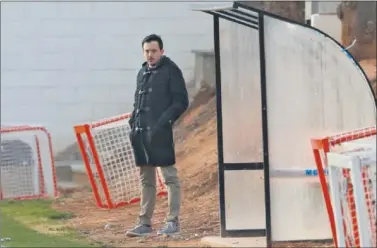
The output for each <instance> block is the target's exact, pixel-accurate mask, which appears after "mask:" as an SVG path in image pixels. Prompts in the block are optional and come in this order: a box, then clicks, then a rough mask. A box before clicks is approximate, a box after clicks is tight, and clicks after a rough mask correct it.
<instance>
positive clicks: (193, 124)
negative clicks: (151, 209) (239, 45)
mask: <svg viewBox="0 0 377 248" xmlns="http://www.w3.org/2000/svg"><path fill="white" fill-rule="evenodd" d="M215 107H216V106H215V99H214V90H213V89H210V88H204V89H202V91H201V92H199V94H198V95H197V96H196V97H195V99H194V101H193V103H192V105H191V107H190V109H189V110H188V111H187V112H186V114H185V115H184V116H183V117H182V118H181V119H180V120H179V121H178V122H177V127H176V129H175V140H176V141H175V142H176V148H177V150H176V151H177V167H178V169H179V176H180V178H181V182H182V210H181V226H182V232H181V235H180V236H179V237H169V238H167V237H150V238H145V239H142V240H140V239H138V238H127V237H125V235H124V234H125V230H126V229H128V228H130V227H132V226H133V225H134V224H135V221H136V219H137V215H138V211H139V205H138V204H134V205H132V206H128V207H124V208H120V209H114V210H101V209H98V208H97V207H96V205H95V202H94V199H93V196H92V194H91V193H89V192H88V191H81V192H75V193H73V194H72V195H70V196H68V197H65V198H63V199H61V200H59V201H57V202H56V203H55V205H54V207H55V208H57V209H60V210H64V211H70V212H74V213H75V214H76V216H77V217H75V218H73V219H71V220H70V221H69V223H68V225H69V226H70V227H73V228H75V229H78V230H80V231H81V232H82V233H83V234H85V235H87V236H89V237H90V238H91V239H94V240H97V241H100V242H104V243H106V244H111V246H117V247H120V246H121V247H135V246H159V245H169V246H191V247H192V246H199V245H200V243H199V241H200V238H201V237H203V236H206V235H213V234H215V235H218V233H219V217H218V214H219V212H218V189H217V165H216V162H217V145H216V142H217V140H216V109H215ZM183 141H184V142H183ZM166 200H167V199H166V198H160V199H159V200H158V203H157V207H156V210H155V217H154V219H153V222H154V228H159V227H160V225H162V224H163V220H164V217H165V211H166V209H167V201H166Z"/></svg>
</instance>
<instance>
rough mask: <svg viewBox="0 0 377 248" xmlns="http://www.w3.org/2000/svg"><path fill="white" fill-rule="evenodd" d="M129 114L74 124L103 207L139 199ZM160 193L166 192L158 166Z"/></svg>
mask: <svg viewBox="0 0 377 248" xmlns="http://www.w3.org/2000/svg"><path fill="white" fill-rule="evenodd" d="M129 118H130V114H124V115H119V116H114V117H111V118H107V119H103V120H99V121H96V122H93V123H91V124H84V125H77V126H75V127H74V129H75V133H76V137H77V142H78V144H79V147H80V151H81V155H82V157H83V161H84V163H85V168H86V172H87V174H88V178H89V181H90V184H91V186H92V190H93V194H94V197H95V200H96V202H97V205H98V207H100V208H109V209H111V208H117V207H121V206H125V205H128V204H132V203H135V202H138V201H140V182H139V167H137V166H136V164H135V158H134V153H133V148H132V146H131V142H130V139H129V135H130V131H131V128H130V126H129V124H128V120H129ZM156 183H157V187H156V189H157V195H158V196H163V195H166V194H167V192H166V188H165V185H164V183H163V181H162V176H161V172H160V170H159V168H158V169H157V170H156Z"/></svg>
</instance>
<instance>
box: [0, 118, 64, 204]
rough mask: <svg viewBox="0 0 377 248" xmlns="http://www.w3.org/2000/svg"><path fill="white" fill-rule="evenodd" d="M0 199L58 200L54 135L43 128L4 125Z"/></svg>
mask: <svg viewBox="0 0 377 248" xmlns="http://www.w3.org/2000/svg"><path fill="white" fill-rule="evenodd" d="M0 132H1V159H0V161H1V164H0V200H2V199H4V200H12V199H13V200H23V199H34V198H45V197H57V196H58V189H57V179H56V170H55V164H54V155H53V146H52V140H51V135H50V133H49V132H48V131H47V129H46V128H45V127H42V126H30V125H22V126H21V125H20V126H2V127H1V128H0Z"/></svg>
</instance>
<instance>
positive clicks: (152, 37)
mask: <svg viewBox="0 0 377 248" xmlns="http://www.w3.org/2000/svg"><path fill="white" fill-rule="evenodd" d="M152 41H157V43H158V46H159V47H160V49H163V48H164V43H163V42H162V39H161V37H160V36H158V35H157V34H150V35H148V36H146V37H145V38H144V39H143V41H142V42H141V46H142V47H143V46H144V43H149V42H152Z"/></svg>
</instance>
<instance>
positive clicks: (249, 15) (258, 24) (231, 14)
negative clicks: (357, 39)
mask: <svg viewBox="0 0 377 248" xmlns="http://www.w3.org/2000/svg"><path fill="white" fill-rule="evenodd" d="M196 6H198V7H194V8H192V10H194V11H201V12H204V13H207V14H210V15H213V25H214V26H213V29H214V52H215V69H216V105H217V138H218V139H217V140H218V141H217V142H218V171H219V201H220V226H221V227H220V235H221V237H263V236H265V237H266V240H267V247H270V246H271V244H272V235H271V204H270V170H269V152H268V118H267V111H268V108H267V107H268V106H267V92H266V62H265V48H264V46H265V41H264V39H265V37H264V36H265V35H264V16H269V17H272V18H275V19H279V20H281V21H284V22H288V23H292V24H295V25H300V26H304V27H306V28H310V29H312V30H314V31H316V32H319V33H321V34H322V35H324V36H326V37H327V38H329V39H331V40H332V41H333V42H335V43H336V44H337V45H338V46H339V48H340V49H341V48H343V46H342V45H341V44H340V43H339V42H337V41H336V40H334V39H333V38H332V37H330V36H329V35H327V34H325V33H324V32H322V31H321V30H318V29H316V28H314V27H311V26H310V25H307V24H303V23H299V22H296V21H293V20H290V19H287V18H284V17H281V16H277V15H274V14H272V13H269V12H266V11H264V10H261V9H257V8H253V7H250V6H246V5H243V4H241V3H239V2H237V1H236V2H233V3H231V4H229V3H226V4H221V5H217V6H216V7H214V5H209V4H207V5H205V4H204V5H203V4H201V5H196ZM219 19H225V20H228V21H231V22H234V23H237V24H240V25H243V26H246V27H249V28H252V29H255V30H258V31H259V51H260V70H261V71H260V83H261V106H262V109H261V111H262V112H261V113H262V132H263V159H264V162H263V163H232V164H230V163H224V158H223V138H222V129H223V128H222V126H223V125H222V106H221V98H222V96H221V58H220V45H221V44H220V34H219ZM343 49H344V48H343ZM347 53H348V52H347ZM348 55H349V57H350V58H351V59H352V60H353V61H354V63H355V64H356V66H358V67H359V68H360V71H361V72H362V73H363V76H364V77H365V79H366V80H367V82H368V83H369V86H370V90H371V91H372V88H371V85H370V82H369V80H368V78H367V77H366V75H365V72H364V71H363V70H362V69H361V67H360V65H359V64H358V62H357V61H356V60H355V59H354V58H353V57H352V55H351V54H349V53H348ZM376 106H377V101H376ZM231 170H263V172H264V178H265V181H264V187H265V214H266V218H265V219H266V228H265V229H251V230H227V229H226V220H225V186H224V172H225V171H231ZM311 241H314V242H315V241H316V240H311ZM317 241H319V240H317ZM321 241H322V240H321Z"/></svg>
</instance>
